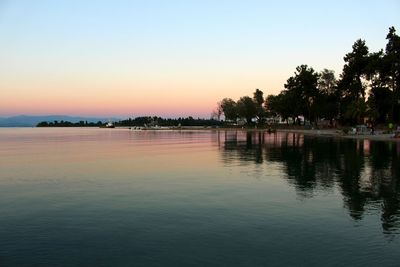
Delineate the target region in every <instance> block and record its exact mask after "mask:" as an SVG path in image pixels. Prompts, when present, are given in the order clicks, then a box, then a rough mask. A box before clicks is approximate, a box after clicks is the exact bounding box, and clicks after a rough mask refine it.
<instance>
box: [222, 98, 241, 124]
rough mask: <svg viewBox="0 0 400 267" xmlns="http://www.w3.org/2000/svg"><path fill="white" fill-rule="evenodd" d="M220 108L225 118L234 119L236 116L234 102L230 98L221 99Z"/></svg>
mask: <svg viewBox="0 0 400 267" xmlns="http://www.w3.org/2000/svg"><path fill="white" fill-rule="evenodd" d="M220 106H221V109H222V111H223V113H224V116H225V120H229V121H236V119H237V118H238V112H237V106H236V102H235V101H234V100H232V99H231V98H224V99H222V101H221V104H220Z"/></svg>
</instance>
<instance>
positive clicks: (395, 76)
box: [384, 27, 400, 123]
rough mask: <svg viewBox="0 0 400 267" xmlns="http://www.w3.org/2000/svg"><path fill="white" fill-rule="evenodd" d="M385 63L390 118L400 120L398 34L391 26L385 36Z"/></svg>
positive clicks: (399, 40) (399, 51)
mask: <svg viewBox="0 0 400 267" xmlns="http://www.w3.org/2000/svg"><path fill="white" fill-rule="evenodd" d="M386 39H387V40H388V43H387V44H386V51H385V52H386V54H385V59H384V62H385V65H386V74H387V77H388V84H389V87H390V89H391V90H392V92H393V99H392V118H393V120H394V121H395V122H396V123H398V122H400V36H398V35H397V34H396V29H395V28H394V27H391V28H390V29H389V33H388V35H387V36H386Z"/></svg>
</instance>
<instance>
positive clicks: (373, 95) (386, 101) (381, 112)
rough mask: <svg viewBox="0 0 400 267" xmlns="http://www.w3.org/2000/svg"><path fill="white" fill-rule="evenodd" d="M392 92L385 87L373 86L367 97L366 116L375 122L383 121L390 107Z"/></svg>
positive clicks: (385, 119)
mask: <svg viewBox="0 0 400 267" xmlns="http://www.w3.org/2000/svg"><path fill="white" fill-rule="evenodd" d="M392 99H393V92H392V91H391V90H389V88H386V87H373V88H372V89H371V92H370V94H369V97H368V101H367V105H368V116H369V117H370V118H371V119H372V120H373V121H374V122H375V123H385V122H386V121H387V117H388V116H389V114H390V112H391V108H392Z"/></svg>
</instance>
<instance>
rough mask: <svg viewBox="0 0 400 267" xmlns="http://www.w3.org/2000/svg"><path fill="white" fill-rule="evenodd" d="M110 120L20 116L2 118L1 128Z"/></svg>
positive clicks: (58, 116)
mask: <svg viewBox="0 0 400 267" xmlns="http://www.w3.org/2000/svg"><path fill="white" fill-rule="evenodd" d="M108 119H109V118H94V117H74V116H66V115H48V116H29V115H20V116H13V117H8V118H0V127H34V126H36V125H37V124H38V123H39V122H42V121H47V122H54V121H62V120H63V121H70V122H79V121H87V122H98V121H101V122H106V121H108ZM112 120H113V121H115V120H119V119H116V118H112Z"/></svg>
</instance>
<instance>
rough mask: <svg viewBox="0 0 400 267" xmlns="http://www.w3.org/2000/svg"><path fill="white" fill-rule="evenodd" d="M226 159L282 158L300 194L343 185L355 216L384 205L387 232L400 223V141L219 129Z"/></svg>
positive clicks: (230, 161) (396, 229) (229, 161)
mask: <svg viewBox="0 0 400 267" xmlns="http://www.w3.org/2000/svg"><path fill="white" fill-rule="evenodd" d="M218 144H219V146H220V148H221V155H222V158H223V161H224V162H225V163H226V164H233V163H235V162H247V163H249V164H251V163H254V164H270V163H271V162H277V163H281V164H283V166H284V171H285V174H286V175H285V177H286V179H287V181H288V183H289V184H291V185H293V186H294V187H295V188H296V191H297V194H299V195H300V196H301V197H310V198H311V197H312V196H313V191H315V190H319V191H324V190H326V191H331V190H332V188H334V187H338V188H339V189H340V192H341V194H342V196H343V202H344V205H345V207H346V208H347V209H348V211H349V214H350V216H351V217H352V218H353V219H354V220H362V218H363V214H364V212H365V211H366V210H369V209H376V208H379V209H381V221H382V230H383V233H385V234H393V233H399V229H400V182H399V180H400V178H399V176H400V142H377V141H369V140H350V139H334V138H318V137H314V136H304V135H303V134H298V133H279V134H268V133H265V132H256V131H254V132H243V131H229V132H219V133H218Z"/></svg>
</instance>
